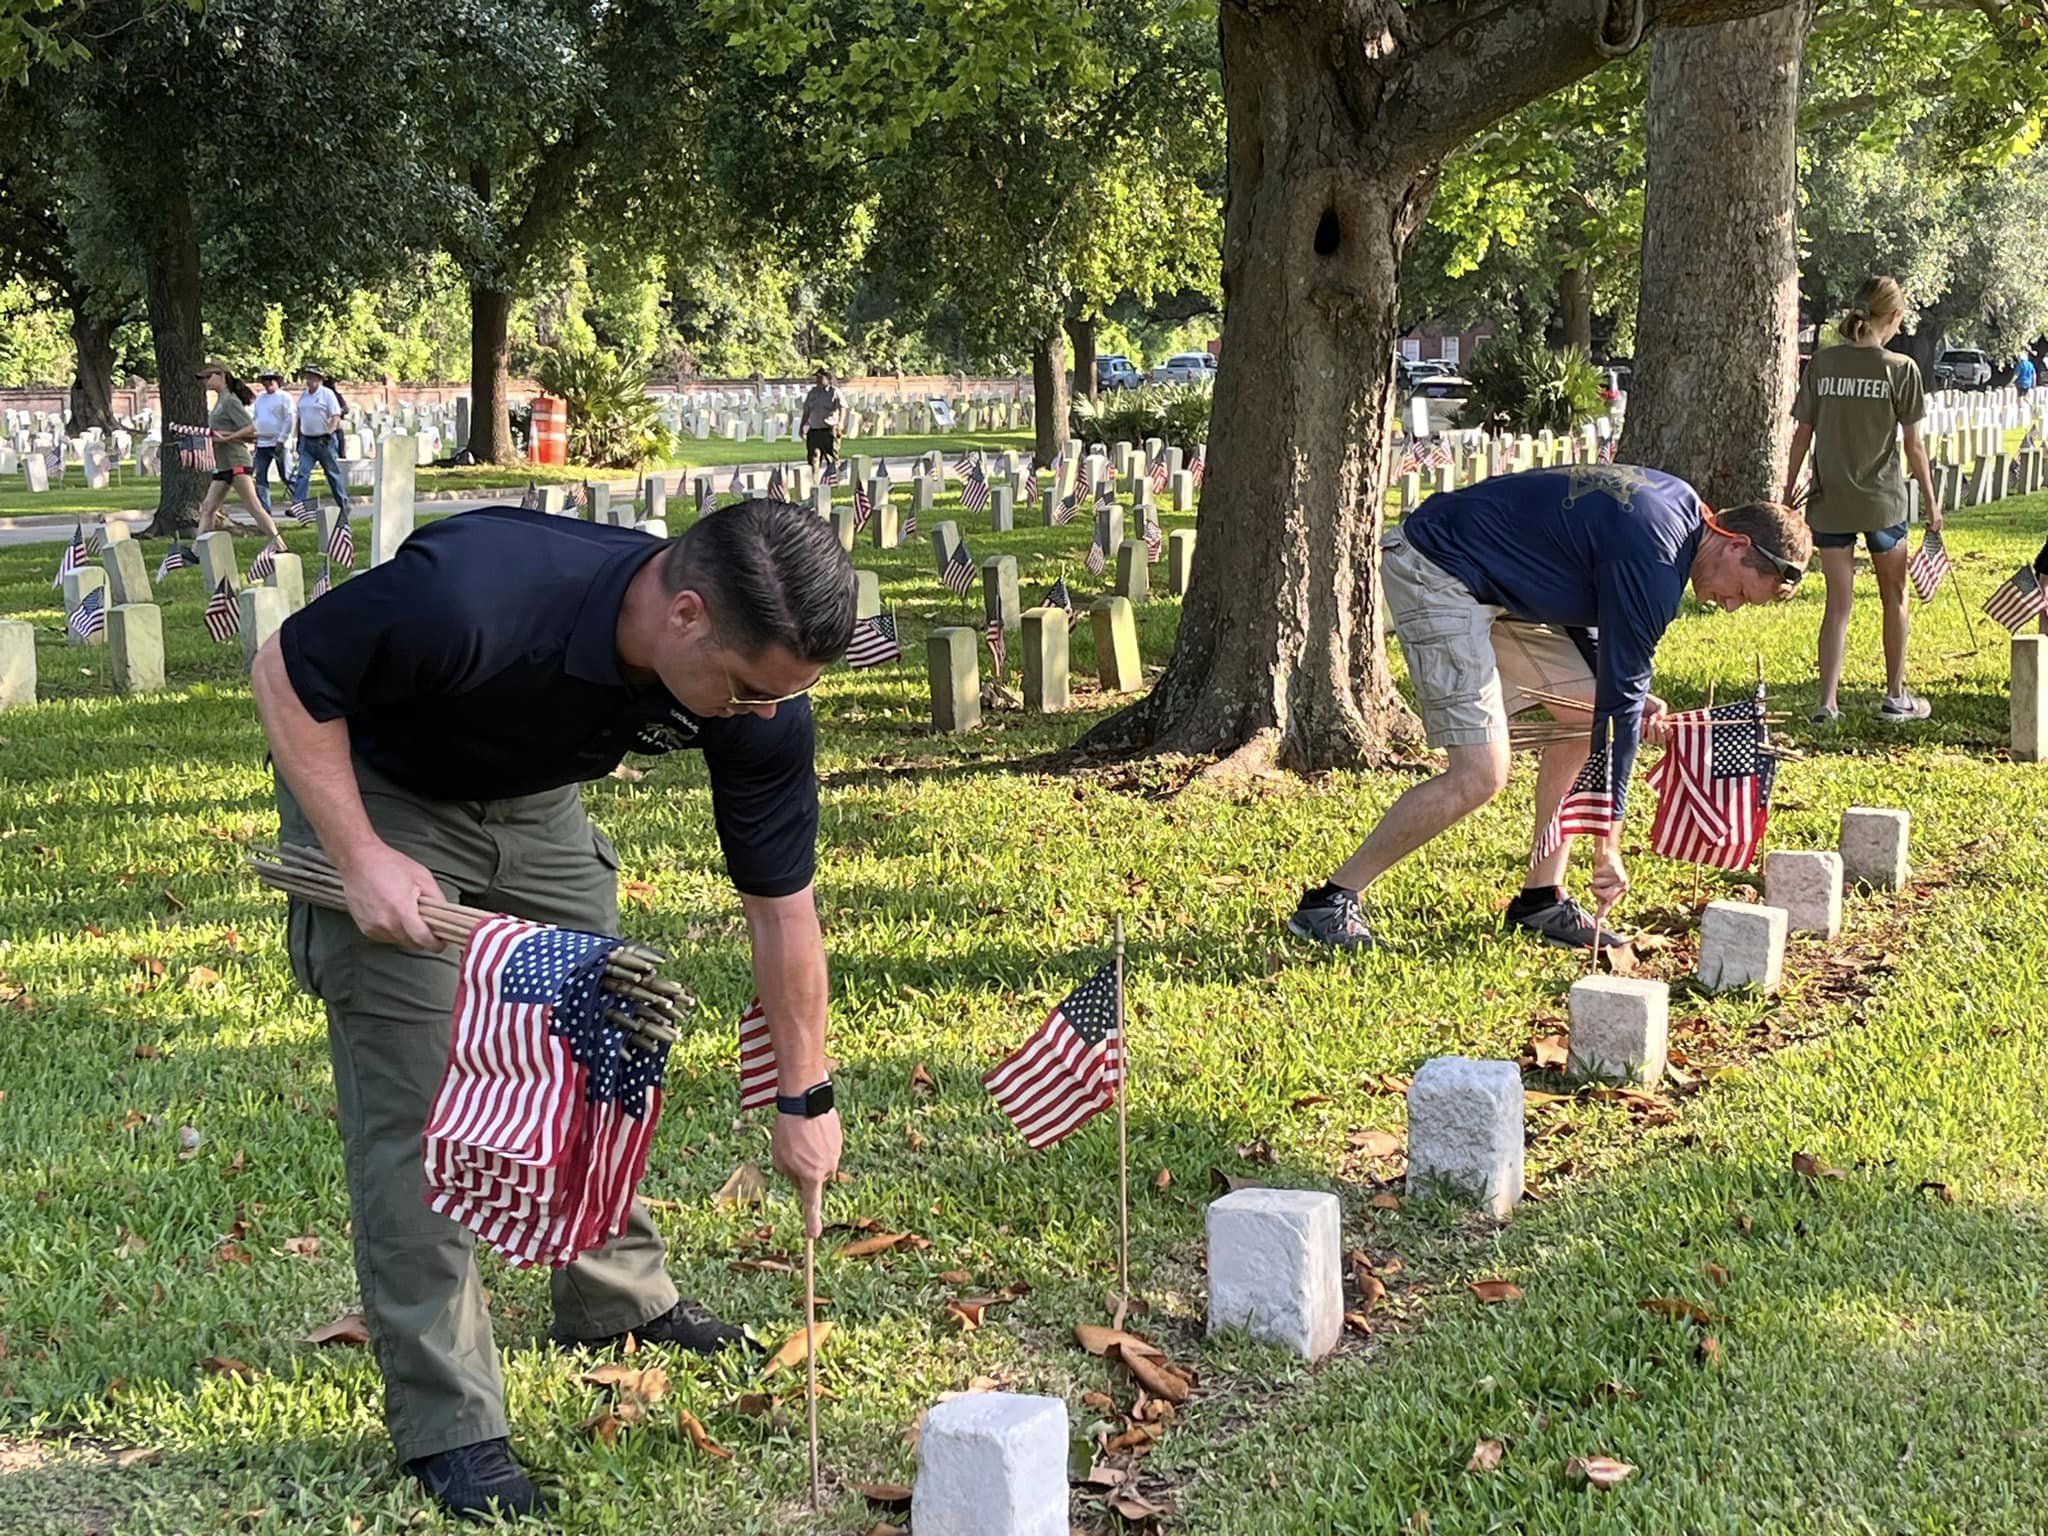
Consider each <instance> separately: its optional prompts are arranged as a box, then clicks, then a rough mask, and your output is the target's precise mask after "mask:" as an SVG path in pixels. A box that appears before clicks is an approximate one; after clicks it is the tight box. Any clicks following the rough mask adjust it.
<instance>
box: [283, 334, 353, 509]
mask: <svg viewBox="0 0 2048 1536" xmlns="http://www.w3.org/2000/svg"><path fill="white" fill-rule="evenodd" d="M299 377H300V379H301V380H303V381H304V384H305V389H304V390H303V392H301V394H300V395H299V400H298V407H297V409H298V418H299V464H298V472H297V474H296V475H295V476H294V477H293V479H292V482H291V486H292V499H293V500H294V501H304V500H305V499H306V497H307V494H308V492H309V491H310V490H311V489H312V485H313V466H314V465H315V464H318V465H319V466H320V472H321V473H322V474H323V475H325V476H326V477H327V489H328V490H330V491H332V492H333V493H334V504H335V505H336V506H337V507H339V508H341V515H342V516H343V517H347V516H348V515H349V499H348V476H347V475H345V474H343V473H342V470H341V416H342V412H343V410H344V409H346V407H344V406H343V405H342V403H341V396H340V394H339V393H337V392H336V391H335V389H334V388H333V387H332V386H331V385H329V384H328V382H327V375H326V374H325V373H323V372H322V371H321V370H320V369H318V368H316V367H314V366H313V365H312V364H311V363H308V364H306V366H305V367H303V368H301V369H300V370H299Z"/></svg>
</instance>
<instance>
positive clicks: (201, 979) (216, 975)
mask: <svg viewBox="0 0 2048 1536" xmlns="http://www.w3.org/2000/svg"><path fill="white" fill-rule="evenodd" d="M219 980H220V972H219V971H216V970H215V969H214V968H213V967H212V966H210V965H195V966H193V967H192V969H191V970H189V971H187V972H186V973H185V985H186V986H188V987H193V988H198V987H210V986H213V985H214V984H215V983H217V982H218V981H219Z"/></svg>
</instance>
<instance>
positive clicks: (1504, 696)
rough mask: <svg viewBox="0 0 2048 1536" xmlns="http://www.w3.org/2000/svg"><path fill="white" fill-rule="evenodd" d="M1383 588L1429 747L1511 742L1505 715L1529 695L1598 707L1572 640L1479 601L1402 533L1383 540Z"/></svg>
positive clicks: (1589, 673) (1527, 705)
mask: <svg viewBox="0 0 2048 1536" xmlns="http://www.w3.org/2000/svg"><path fill="white" fill-rule="evenodd" d="M1380 585H1381V587H1382V589H1383V590H1384V591H1385V593H1386V597H1387V609H1388V611H1389V612H1390V613H1392V614H1393V616H1394V633H1395V634H1397V635H1399V636H1400V637H1401V654H1402V656H1403V657H1404V658H1406V660H1407V662H1408V679H1409V681H1410V683H1412V684H1413V686H1414V689H1415V707H1416V709H1417V711H1418V712H1419V713H1420V714H1421V715H1422V725H1423V729H1424V730H1425V731H1427V732H1428V735H1429V744H1430V745H1431V746H1432V747H1469V746H1478V745H1479V744H1481V743H1483V742H1488V741H1505V740H1507V735H1508V716H1510V715H1515V714H1520V713H1521V712H1522V711H1523V710H1525V709H1534V708H1536V707H1537V705H1536V701H1535V700H1533V699H1531V698H1529V697H1528V695H1527V693H1526V690H1528V689H1531V688H1535V689H1541V690H1543V691H1544V692H1547V693H1558V694H1565V695H1567V696H1569V697H1571V698H1575V699H1584V700H1585V701H1586V704H1587V707H1588V708H1591V706H1592V701H1593V669H1592V668H1591V667H1589V666H1587V665H1586V658H1585V657H1584V656H1582V655H1580V654H1579V648H1578V646H1577V645H1575V644H1574V643H1573V642H1572V637H1571V636H1570V635H1568V634H1566V633H1565V632H1564V630H1563V629H1562V628H1560V627H1559V626H1557V625H1555V624H1532V623H1529V622H1527V621H1525V620H1522V619H1514V618H1510V617H1508V611H1507V610H1506V609H1505V608H1496V607H1494V606H1493V605H1492V604H1490V603H1482V602H1481V601H1479V599H1478V598H1476V597H1474V596H1473V595H1472V593H1471V591H1470V590H1469V589H1468V588H1467V587H1466V585H1465V584H1464V583H1463V582H1462V581H1460V580H1458V578H1457V577H1455V576H1453V575H1452V574H1451V573H1450V572H1449V571H1446V570H1445V569H1444V568H1443V567H1442V566H1440V565H1437V564H1436V563H1435V562H1433V561H1431V560H1429V559H1427V558H1426V557H1425V556H1423V555H1422V554H1420V553H1419V552H1417V551H1416V550H1415V549H1414V548H1413V547H1411V546H1410V545H1409V543H1408V540H1407V537H1406V536H1405V535H1403V534H1402V533H1401V532H1400V531H1399V530H1398V529H1397V530H1395V531H1393V532H1390V533H1388V534H1386V535H1385V536H1383V537H1382V538H1381V539H1380Z"/></svg>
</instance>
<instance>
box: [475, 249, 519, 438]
mask: <svg viewBox="0 0 2048 1536" xmlns="http://www.w3.org/2000/svg"><path fill="white" fill-rule="evenodd" d="M511 327H512V295H511V294H509V293H507V292H506V291H505V290H504V289H502V288H492V287H488V286H486V285H484V284H481V283H476V284H472V285H471V286H470V290H469V451H470V452H471V453H473V454H475V455H476V458H477V461H478V462H479V463H483V464H512V463H516V462H517V461H518V457H519V455H518V452H517V451H516V450H515V449H514V447H513V445H512V418H511V416H510V414H509V412H510V408H511V402H510V395H511V392H512V384H511V373H510V369H509V366H508V363H507V359H508V357H509V355H510V347H511V341H510V335H511Z"/></svg>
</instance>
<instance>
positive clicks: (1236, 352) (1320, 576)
mask: <svg viewBox="0 0 2048 1536" xmlns="http://www.w3.org/2000/svg"><path fill="white" fill-rule="evenodd" d="M1223 15H1224V24H1223V63H1224V71H1223V74H1224V88H1225V91H1224V96H1225V103H1226V106H1227V108H1228V112H1229V180H1228V191H1227V200H1226V204H1225V218H1224V234H1223V299H1224V321H1223V349H1222V366H1221V368H1220V370H1219V373H1218V378H1217V381H1216V395H1215V401H1214V407H1213V410H1212V412H1211V415H1210V426H1209V453H1210V456H1211V459H1212V461H1213V462H1214V464H1215V465H1217V466H1218V467H1219V468H1221V469H1222V470H1223V472H1222V473H1220V474H1217V475H1213V476H1212V477H1210V478H1209V480H1208V482H1207V484H1206V486H1205V488H1204V491H1203V495H1202V506H1201V512H1200V516H1199V520H1198V523H1197V543H1196V548H1197V550H1198V552H1199V556H1198V559H1197V560H1196V563H1195V569H1194V579H1193V583H1192V585H1191V586H1190V588H1189V591H1188V594H1187V598H1186V601H1185V602H1184V604H1183V606H1182V609H1181V622H1180V636H1179V639H1178V642H1177V643H1176V646H1175V649H1174V654H1173V659H1172V660H1171V661H1170V662H1169V663H1168V664H1167V668H1166V671H1165V673H1164V675H1163V676H1161V678H1160V679H1159V681H1158V683H1157V685H1156V686H1155V687H1154V688H1153V691H1152V694H1151V696H1150V698H1149V699H1148V700H1147V701H1146V703H1145V704H1144V705H1142V706H1140V707H1139V708H1138V709H1137V710H1135V711H1131V712H1128V713H1127V714H1125V715H1124V716H1120V717H1118V718H1116V719H1113V720H1111V721H1107V722H1105V723H1104V725H1103V727H1101V728H1100V729H1098V731H1097V732H1095V733H1094V736H1093V737H1092V739H1091V742H1090V744H1091V745H1099V746H1112V747H1121V746H1140V745H1151V746H1155V747H1157V748H1160V749H1163V750H1168V751H1183V752H1191V753H1197V754H1205V753H1212V752H1221V753H1229V752H1232V751H1235V750H1237V749H1239V748H1243V747H1252V748H1253V749H1254V755H1255V756H1259V757H1263V756H1265V755H1266V754H1267V753H1269V752H1270V753H1271V754H1272V755H1273V756H1274V757H1276V758H1277V760H1278V761H1279V762H1281V763H1282V764H1284V765H1287V766H1291V767H1296V768H1316V767H1322V766H1325V765H1330V764H1336V763H1343V762H1352V761H1357V760H1360V759H1370V758H1373V757H1377V756H1379V755H1381V754H1382V753H1383V752H1384V751H1385V750H1386V748H1387V746H1388V745H1389V742H1390V740H1391V739H1392V737H1393V735H1394V734H1395V731H1396V728H1397V727H1401V726H1404V725H1405V724H1406V723H1407V721H1408V719H1409V716H1408V713H1407V710H1406V708H1405V707H1404V706H1403V705H1402V704H1401V702H1400V700H1399V698H1398V697H1397V696H1396V695H1395V693H1394V690H1393V686H1392V683H1391V680H1390V678H1389V675H1388V671H1387V657H1386V647H1385V643H1384V642H1383V640H1382V639H1381V636H1380V625H1379V614H1378V602H1379V599H1378V590H1377V587H1376V584H1375V581H1374V573H1375V570H1376V562H1377V559H1378V545H1379V535H1380V523H1381V501H1380V496H1379V493H1378V487H1379V486H1380V485H1381V484H1383V483H1384V480H1383V477H1384V473H1385V465H1384V464H1383V463H1382V460H1383V458H1384V456H1385V450H1386V441H1387V423H1388V414H1387V413H1388V410H1389V404H1390V398H1391V396H1390V389H1391V385H1392V374H1393V367H1392V359H1393V354H1394V341H1395V337H1396V334H1397V327H1396V321H1395V295H1396V288H1395V284H1396V277H1397V273H1398V271H1399V267H1400V262H1401V255H1402V252H1403V251H1404V250H1405V249H1406V247H1407V244H1408V240H1409V237H1410V236H1411V235H1412V234H1413V232H1414V230H1415V228H1416V226H1417V224H1418V223H1419V222H1420V221H1421V219H1422V216H1423V213H1424V212H1425V210H1426V208H1427V205H1428V182H1427V180H1426V179H1425V178H1422V177H1419V176H1417V175H1416V174H1414V173H1412V172H1404V171H1403V170H1401V169H1400V164H1401V161H1400V158H1399V156H1398V155H1397V154H1395V153H1394V152H1393V146H1391V145H1389V144H1387V143H1385V142H1383V141H1381V140H1380V138H1379V137H1378V135H1377V134H1376V133H1374V132H1373V131H1372V125H1371V122H1370V119H1361V117H1360V115H1359V114H1360V105H1361V98H1363V99H1367V100H1369V99H1371V97H1372V96H1373V94H1374V92H1373V89H1372V86H1371V84H1370V83H1369V82H1360V81H1356V80H1352V79H1347V78H1345V77H1344V76H1343V75H1341V74H1339V73H1338V72H1336V71H1334V70H1333V68H1332V60H1331V56H1330V44H1329V41H1328V39H1327V37H1326V36H1325V35H1324V32H1323V26H1324V23H1323V20H1322V18H1321V17H1320V16H1318V15H1317V14H1316V13H1315V12H1314V11H1309V12H1307V13H1306V14H1296V13H1291V12H1284V11H1279V10H1272V11H1267V12H1265V13H1264V24H1262V25H1254V24H1253V23H1252V22H1251V21H1250V20H1249V19H1248V16H1247V13H1246V12H1245V11H1242V10H1240V9H1239V8H1238V7H1236V6H1231V5H1227V6H1225V7H1224V12H1223ZM1290 22H1291V23H1292V24H1289V23H1290ZM1346 67H1347V70H1348V68H1350V67H1352V66H1348V65H1347V66H1346Z"/></svg>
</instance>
